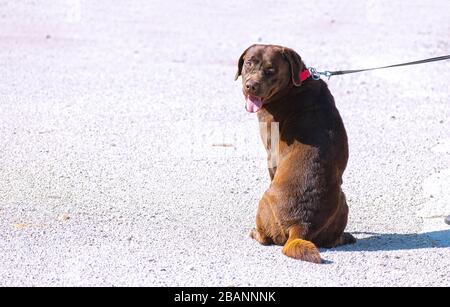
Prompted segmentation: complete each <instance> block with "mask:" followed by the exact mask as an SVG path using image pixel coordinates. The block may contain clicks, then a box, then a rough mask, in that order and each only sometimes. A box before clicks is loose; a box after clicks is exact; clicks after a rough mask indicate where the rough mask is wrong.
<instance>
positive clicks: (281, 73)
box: [235, 45, 305, 112]
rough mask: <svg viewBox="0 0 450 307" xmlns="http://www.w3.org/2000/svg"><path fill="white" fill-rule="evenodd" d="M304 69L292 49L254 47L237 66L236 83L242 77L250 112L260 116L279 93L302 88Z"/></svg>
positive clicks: (246, 103)
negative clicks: (291, 88)
mask: <svg viewBox="0 0 450 307" xmlns="http://www.w3.org/2000/svg"><path fill="white" fill-rule="evenodd" d="M304 68H305V64H304V63H303V61H302V59H301V58H300V56H299V55H298V54H297V53H296V52H295V51H294V50H292V49H289V48H286V47H281V46H275V45H252V46H250V47H249V48H247V49H246V50H245V51H244V53H242V55H241V57H240V58H239V62H238V71H237V73H236V78H235V80H237V79H238V78H239V76H240V75H242V92H243V93H244V96H245V108H246V109H247V111H248V112H258V111H259V110H260V109H261V108H263V106H264V105H265V104H267V103H270V102H271V100H273V99H272V98H274V97H275V96H276V95H277V94H279V93H280V92H282V91H284V90H286V89H288V88H289V87H292V86H300V85H301V84H302V81H301V79H300V72H301V71H302V70H303V69H304Z"/></svg>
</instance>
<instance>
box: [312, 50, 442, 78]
mask: <svg viewBox="0 0 450 307" xmlns="http://www.w3.org/2000/svg"><path fill="white" fill-rule="evenodd" d="M449 59H450V55H444V56H439V57H435V58H430V59H425V60H420V61H414V62H408V63H402V64H394V65H388V66H381V67H374V68H367V69H355V70H336V71H328V70H326V71H323V72H321V71H317V70H316V69H315V68H313V67H310V68H308V70H309V72H310V73H311V77H312V78H313V79H314V80H319V79H320V76H325V77H327V78H328V79H330V77H331V76H338V75H346V74H354V73H357V72H362V71H370V70H377V69H385V68H392V67H399V66H408V65H416V64H423V63H429V62H436V61H444V60H449Z"/></svg>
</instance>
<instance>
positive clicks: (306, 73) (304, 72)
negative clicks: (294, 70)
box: [299, 69, 311, 81]
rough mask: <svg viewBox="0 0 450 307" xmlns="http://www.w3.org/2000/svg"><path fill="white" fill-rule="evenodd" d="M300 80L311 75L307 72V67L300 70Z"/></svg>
mask: <svg viewBox="0 0 450 307" xmlns="http://www.w3.org/2000/svg"><path fill="white" fill-rule="evenodd" d="M299 75H300V80H301V81H305V80H306V79H308V78H309V77H311V73H310V72H309V70H308V69H305V70H302V71H301V72H300V73H299Z"/></svg>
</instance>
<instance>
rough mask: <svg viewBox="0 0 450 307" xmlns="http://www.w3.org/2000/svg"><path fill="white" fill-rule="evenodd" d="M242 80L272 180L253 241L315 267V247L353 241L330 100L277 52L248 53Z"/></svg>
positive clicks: (344, 153) (338, 122) (291, 58)
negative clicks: (279, 248)
mask: <svg viewBox="0 0 450 307" xmlns="http://www.w3.org/2000/svg"><path fill="white" fill-rule="evenodd" d="M241 75H242V86H243V88H242V91H243V93H244V97H245V108H246V110H247V111H248V112H252V113H254V112H257V116H258V120H259V122H260V127H261V129H260V130H261V131H260V132H261V135H262V138H263V142H264V145H265V147H266V150H267V153H268V161H269V163H268V164H269V174H270V178H271V183H270V186H269V188H268V189H267V191H266V192H265V193H264V195H263V196H262V198H261V200H260V202H259V207H258V212H257V215H256V229H253V230H252V232H251V234H250V236H251V237H252V238H253V239H255V240H256V241H258V242H259V243H261V244H263V245H268V244H277V245H284V247H283V253H284V254H285V255H286V256H288V257H292V258H295V259H301V260H305V261H310V262H315V263H320V262H321V258H320V254H319V251H318V249H317V247H327V248H330V247H335V246H338V245H343V244H348V243H355V242H356V240H355V238H354V237H353V236H352V235H351V234H350V233H346V232H344V229H345V227H346V225H347V216H348V206H347V202H346V199H345V195H344V193H343V192H342V190H341V184H342V174H343V172H344V170H345V167H346V165H347V160H348V143H347V134H346V132H345V128H344V124H343V123H342V119H341V116H340V115H339V112H338V110H337V109H336V106H335V103H334V98H333V96H332V95H331V93H330V91H329V89H328V87H327V84H326V83H325V82H324V81H322V80H314V79H313V78H312V77H311V76H310V73H309V71H308V70H307V69H306V67H305V64H304V63H303V61H302V59H301V57H300V56H299V55H298V54H297V53H296V52H295V51H293V50H292V49H289V48H286V47H282V46H275V45H252V46H250V47H249V48H248V49H247V50H245V51H244V53H243V54H242V55H241V57H240V59H239V62H238V71H237V74H236V79H237V78H238V77H239V76H241ZM274 127H275V128H274Z"/></svg>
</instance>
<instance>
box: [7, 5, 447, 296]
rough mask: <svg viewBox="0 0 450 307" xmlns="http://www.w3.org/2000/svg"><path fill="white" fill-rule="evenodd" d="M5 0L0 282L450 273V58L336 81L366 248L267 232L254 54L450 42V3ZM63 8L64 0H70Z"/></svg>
mask: <svg viewBox="0 0 450 307" xmlns="http://www.w3.org/2000/svg"><path fill="white" fill-rule="evenodd" d="M55 3H56V2H55V1H50V0H48V1H41V0H35V1H25V0H23V1H5V0H0V71H1V76H2V78H1V80H2V82H1V83H0V256H1V258H2V261H1V264H0V286H18V285H20V286H38V285H39V286H47V285H48V286H56V285H62V286H81V285H83V286H91V285H92V286H94V285H105V286H112V285H114V286H137V285H139V286H142V285H146V286H446V287H448V286H450V248H449V247H450V226H448V225H446V224H444V222H443V220H444V217H445V216H446V215H447V214H449V213H450V192H449V191H450V189H449V186H450V134H449V131H450V129H449V123H450V107H449V103H450V101H449V93H450V89H449V84H450V82H449V79H450V72H449V68H450V61H447V62H439V63H432V64H426V65H420V66H410V67H406V68H398V69H391V70H383V71H378V72H368V73H360V74H355V75H348V76H338V77H333V78H331V80H330V81H328V83H329V86H330V88H331V90H332V93H333V95H334V96H335V98H336V103H337V106H338V108H339V110H340V112H341V115H342V117H343V120H344V123H345V125H346V128H347V132H348V136H349V145H350V160H349V164H348V168H347V171H346V173H345V176H344V186H343V189H344V191H345V192H346V194H347V199H348V203H349V206H350V217H349V224H348V230H349V231H351V232H352V233H353V234H354V235H355V236H356V237H357V238H358V239H359V241H358V243H357V244H355V245H353V246H345V247H340V248H335V249H330V250H325V249H324V250H321V253H322V258H323V259H324V261H325V264H322V265H315V264H311V263H305V262H300V261H295V260H292V259H289V258H287V257H285V256H283V255H282V253H281V247H278V246H272V247H263V246H261V245H259V244H257V243H256V242H255V241H252V240H251V239H250V238H249V237H248V233H249V230H250V229H251V228H252V227H253V226H254V218H255V213H256V207H257V203H258V200H259V197H260V196H261V194H262V193H263V191H264V190H265V188H267V186H268V183H269V176H268V174H267V171H266V165H265V154H264V149H263V146H262V144H261V143H260V139H259V135H258V131H257V126H258V124H257V120H256V117H255V115H254V114H249V113H247V112H245V110H244V101H243V98H242V94H241V90H240V82H233V77H234V74H235V71H236V66H235V65H236V61H237V59H238V57H239V55H240V54H241V52H242V51H243V49H245V48H246V47H247V46H248V45H250V44H251V43H254V42H262V43H274V44H281V45H285V46H289V47H292V48H294V49H295V50H297V51H298V52H299V53H300V54H301V55H302V57H303V59H304V60H305V62H306V63H307V65H310V66H314V67H317V68H319V69H329V70H335V69H356V68H363V67H370V66H376V65H387V64H393V63H398V62H405V61H412V60H417V59H422V58H427V57H433V56H440V55H444V54H449V53H450V52H449V51H450V41H449V36H448V34H449V33H450V14H449V12H450V2H449V1H445V0H441V1H426V2H424V1H418V0H412V1H407V2H405V1H392V0H391V1H385V0H383V1H365V2H361V1H348V0H347V1H342V0H341V1H337V0H329V1H320V2H317V3H315V2H314V3H313V2H305V1H302V2H301V3H300V2H299V1H269V0H264V1H262V0H261V1H245V2H243V1H235V0H230V1H223V2H220V3H219V2H216V1H194V0H191V1H174V0H165V1H143V0H139V1H127V2H124V1H118V0H114V1H111V0H108V1H106V0H99V1H87V0H81V1H77V0H72V1H65V2H63V3H62V4H55ZM58 3H59V2H58Z"/></svg>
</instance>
